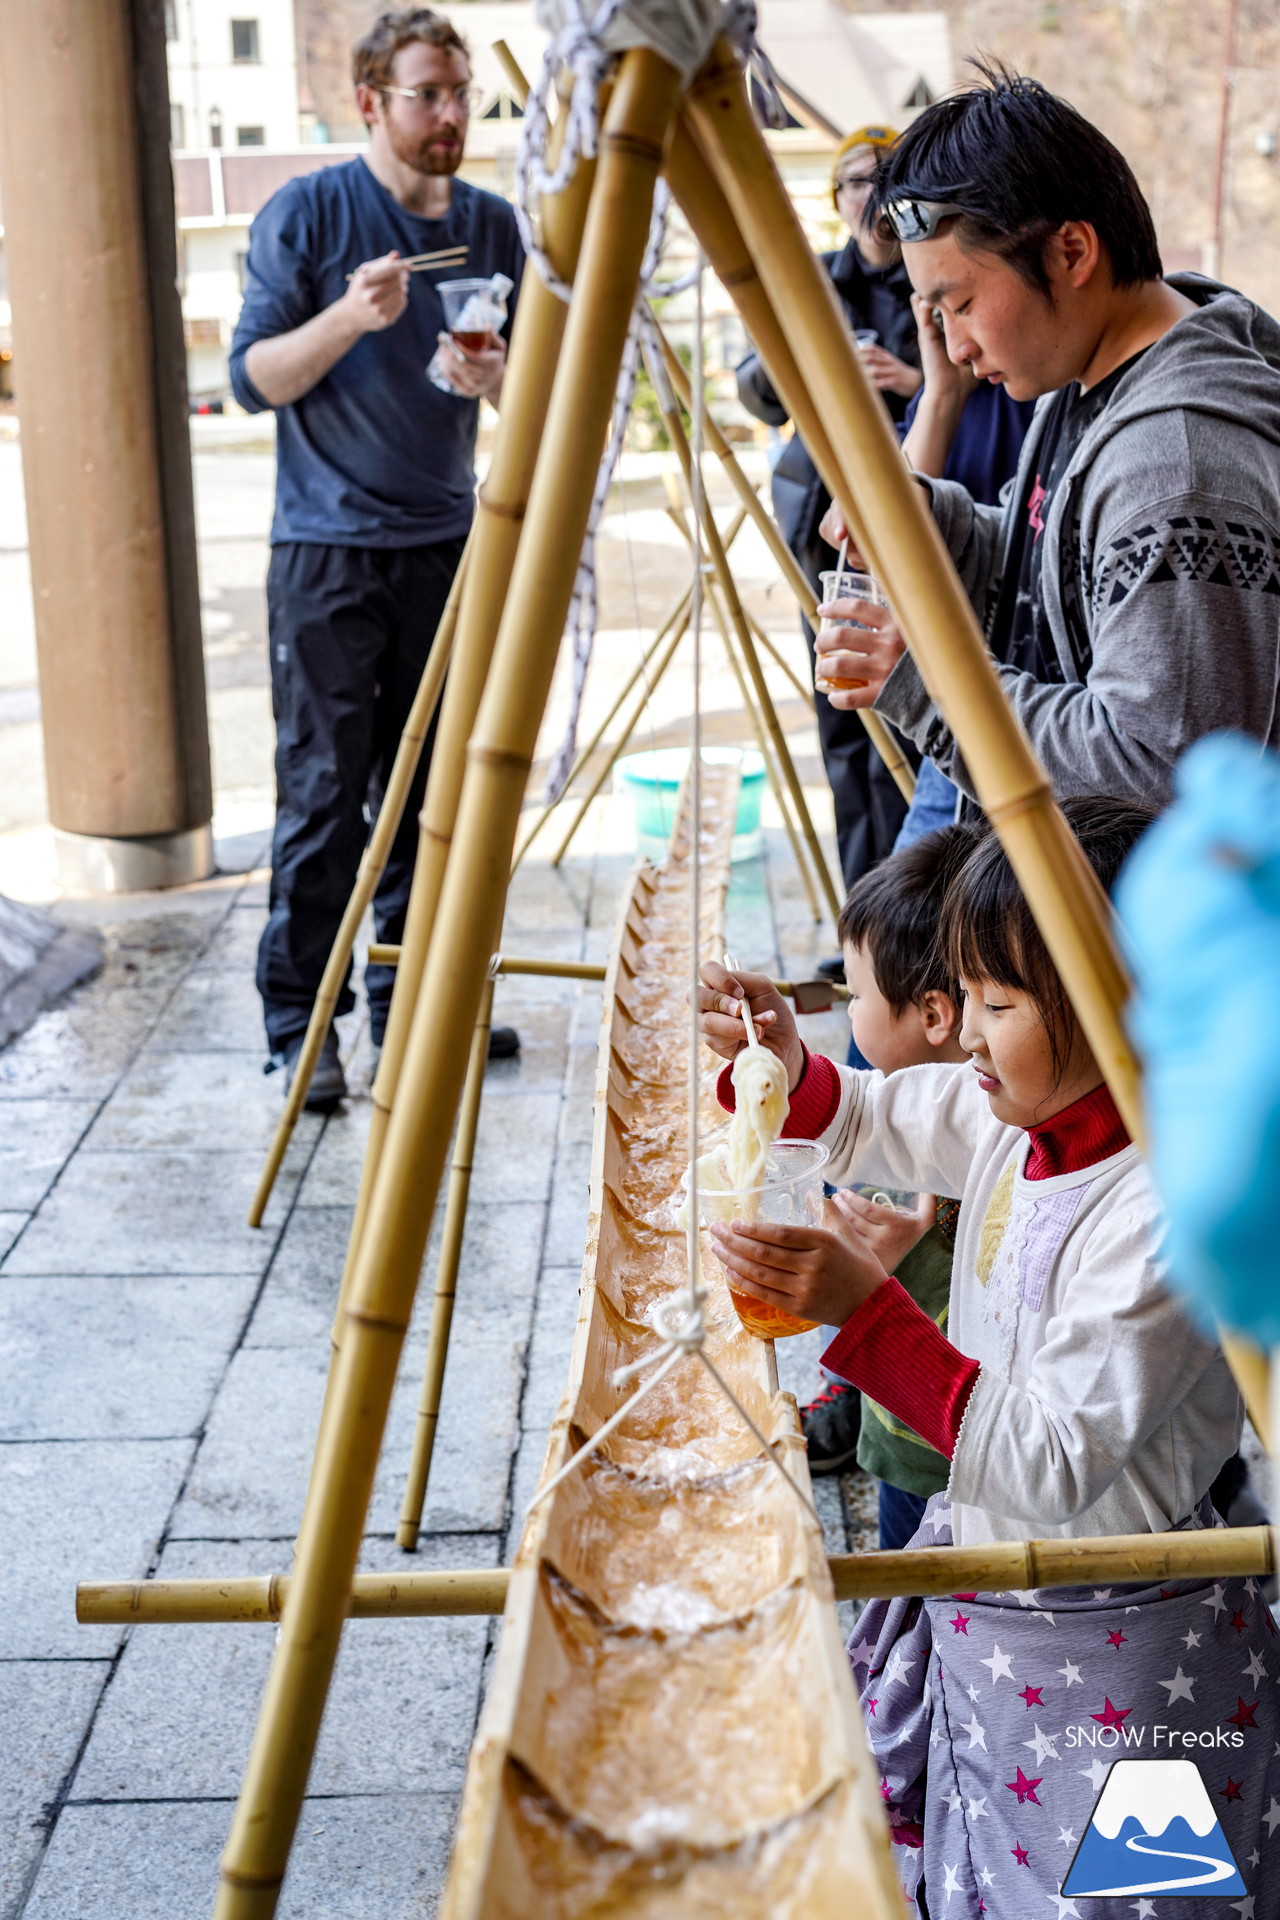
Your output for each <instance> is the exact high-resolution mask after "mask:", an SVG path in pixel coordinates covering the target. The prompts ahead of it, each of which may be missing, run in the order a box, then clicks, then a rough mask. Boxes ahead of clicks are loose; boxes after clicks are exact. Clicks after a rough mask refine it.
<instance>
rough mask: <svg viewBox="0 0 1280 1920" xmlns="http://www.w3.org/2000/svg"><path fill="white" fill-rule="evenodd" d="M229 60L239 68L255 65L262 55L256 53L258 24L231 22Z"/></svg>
mask: <svg viewBox="0 0 1280 1920" xmlns="http://www.w3.org/2000/svg"><path fill="white" fill-rule="evenodd" d="M231 58H232V59H233V60H234V61H235V62H236V63H237V64H238V65H241V66H250V65H256V63H257V62H258V61H259V60H261V58H262V55H261V54H260V53H259V52H258V23H257V21H256V20H233V21H232V22H231Z"/></svg>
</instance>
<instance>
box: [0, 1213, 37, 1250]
mask: <svg viewBox="0 0 1280 1920" xmlns="http://www.w3.org/2000/svg"><path fill="white" fill-rule="evenodd" d="M30 1218H31V1215H30V1214H29V1213H0V1260H3V1259H4V1256H5V1255H6V1253H8V1251H9V1249H10V1247H11V1246H12V1245H13V1243H14V1241H15V1240H16V1239H17V1237H18V1235H19V1234H20V1233H21V1232H22V1229H23V1228H24V1227H25V1226H26V1224H27V1221H28V1220H29V1219H30Z"/></svg>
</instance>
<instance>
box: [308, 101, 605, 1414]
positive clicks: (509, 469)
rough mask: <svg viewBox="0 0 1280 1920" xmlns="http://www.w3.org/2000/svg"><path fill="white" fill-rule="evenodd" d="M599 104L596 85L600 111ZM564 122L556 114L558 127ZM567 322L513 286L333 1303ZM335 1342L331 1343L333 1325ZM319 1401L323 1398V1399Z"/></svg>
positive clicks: (557, 238)
mask: <svg viewBox="0 0 1280 1920" xmlns="http://www.w3.org/2000/svg"><path fill="white" fill-rule="evenodd" d="M607 97H608V88H607V86H606V87H605V88H604V89H603V90H602V95H601V101H602V111H603V106H604V101H605V100H606V99H607ZM563 119H564V116H563V115H562V116H561V123H563ZM560 137H561V124H558V125H557V127H556V128H555V129H554V130H553V132H552V137H551V138H552V154H553V156H554V153H555V152H556V151H557V150H558V143H559V140H560ZM594 175H595V162H594V160H592V161H586V160H584V161H581V162H580V163H579V165H578V166H577V168H576V169H575V171H574V174H573V178H572V179H571V180H570V181H569V184H568V185H567V187H566V188H565V190H564V192H563V193H562V194H557V195H556V196H554V197H553V198H549V199H547V200H546V201H544V203H543V205H542V207H541V209H540V220H541V229H542V244H543V246H544V248H545V249H546V252H547V255H548V257H549V258H550V260H551V262H552V264H553V265H554V267H555V269H556V272H557V273H558V274H559V275H560V277H561V279H562V280H565V281H572V280H573V277H574V271H575V268H576V266H577V261H578V250H579V248H580V246H581V244H582V232H583V226H584V223H585V221H586V217H587V202H588V198H589V195H590V192H591V184H592V180H593V179H594ZM567 319H568V308H567V307H566V305H565V303H564V301H563V300H561V299H559V298H558V296H557V295H556V294H554V293H552V292H551V290H550V289H549V288H548V287H547V286H546V284H545V283H544V281H543V280H542V278H541V276H540V275H539V274H538V273H537V272H533V273H531V274H529V276H528V278H527V279H526V280H525V281H524V283H523V285H522V286H521V289H520V302H519V305H518V307H517V309H516V318H515V323H514V325H513V328H512V335H511V352H510V356H509V360H508V366H507V374H506V379H505V381H504V382H503V388H504V395H505V398H504V400H503V405H502V411H501V414H500V415H499V419H498V432H497V436H496V438H495V441H494V448H493V458H492V460H491V462H490V466H489V472H488V474H487V476H486V478H485V483H484V485H483V487H481V489H480V492H479V495H478V497H477V501H476V517H475V524H474V527H473V530H472V549H473V552H474V556H475V557H474V563H473V565H472V566H471V567H470V568H469V572H470V575H471V585H470V587H469V588H468V590H467V592H466V594H465V595H464V597H463V601H462V605H461V607H460V609H459V613H458V632H457V638H456V642H455V646H454V660H453V670H452V672H451V673H450V675H449V679H448V682H447V684H446V686H445V692H444V700H443V703H442V706H441V710H440V727H439V732H438V735H437V738H436V746H435V751H434V753H433V754H432V756H431V769H430V772H429V773H428V776H427V791H426V795H425V798H424V800H423V807H422V814H421V819H420V831H419V838H418V854H417V859H416V861H415V864H414V874H413V886H412V890H411V892H410V895H409V911H408V915H407V917H406V920H405V932H404V941H403V957H402V960H401V965H400V970H399V973H398V975H397V979H396V984H395V990H394V992H393V993H392V996H391V1009H390V1013H389V1015H388V1019H387V1031H386V1036H385V1039H384V1041H383V1047H382V1057H381V1059H380V1061H379V1063H378V1070H377V1073H376V1074H375V1076H374V1082H373V1091H372V1096H371V1100H372V1110H371V1112H370V1116H369V1137H368V1141H367V1144H366V1147H365V1156H364V1163H363V1165H362V1167H361V1170H360V1188H359V1192H358V1194H357V1196H356V1211H355V1218H354V1220H353V1222H352V1227H351V1237H350V1240H349V1241H348V1244H347V1258H346V1263H345V1265H344V1268H343V1274H342V1286H341V1289H340V1291H339V1308H341V1304H342V1301H343V1300H344V1299H345V1297H346V1293H347V1290H348V1288H349V1287H350V1284H351V1274H352V1270H353V1266H354V1262H355V1257H356V1253H357V1250H358V1248H359V1245H360V1241H361V1238H362V1236H363V1234H364V1228H365V1222H366V1219H367V1216H368V1209H369V1199H370V1195H371V1194H372V1192H373V1183H374V1181H375V1179H376V1178H377V1172H378V1167H379V1164H380V1162H381V1159H382V1149H383V1144H384V1142H385V1139H386V1133H387V1126H388V1123H389V1119H390V1114H391V1109H392V1106H393V1105H394V1102H395V1095H396V1088H397V1086H398V1085H399V1080H400V1068H401V1063H402V1061H403V1059H404V1050H405V1045H406V1042H407V1039H408V1033H409V1026H410V1023H411V1021H412V1019H413V1012H414V1008H415V1006H416V1004H417V996H418V987H419V983H420V982H421V979H422V971H423V967H424V966H425V964H426V956H427V948H428V945H429V944H430V940H431V933H432V929H433V927H434V925H435V917H436V906H437V904H438V902H439V899H440V887H441V884H442V881H443V877H444V868H445V864H446V862H447V859H448V855H449V848H450V845H451V842H452V838H453V825H454V819H455V816H456V814H457V809H458V796H459V794H460V792H461V790H462V779H463V773H464V771H465V767H466V753H467V741H468V740H469V738H470V735H471V729H472V726H473V724H474V721H475V717H476V711H477V708H478V707H479V705H480V696H481V694H482V693H483V691H484V686H485V681H486V678H487V676H488V673H489V667H490V662H491V659H492V654H493V640H494V635H495V634H496V632H497V630H498V622H499V620H500V619H501V616H502V609H503V606H504V604H505V601H506V594H507V587H508V584H509V582H510V579H511V571H512V568H513V566H514V564H515V556H516V551H517V548H518V546H519V542H520V536H521V530H522V528H523V525H524V519H525V512H526V509H527V506H528V501H529V490H530V487H531V485H532V481H533V471H534V464H535V462H536V460H537V456H538V448H539V445H540V444H541V440H542V435H543V428H544V426H545V424H546V418H547V406H548V402H549V400H550V393H551V382H550V375H551V374H552V373H553V372H554V370H555V367H556V365H557V362H558V360H559V357H560V345H561V341H562V339H563V337H564V330H565V325H566V322H567ZM333 1337H334V1343H335V1345H336V1344H337V1342H338V1341H339V1340H340V1338H341V1331H340V1326H339V1321H338V1319H335V1323H334V1336H333ZM326 1397H327V1396H326Z"/></svg>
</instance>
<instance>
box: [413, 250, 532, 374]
mask: <svg viewBox="0 0 1280 1920" xmlns="http://www.w3.org/2000/svg"><path fill="white" fill-rule="evenodd" d="M511 284H512V283H511V281H510V280H508V279H507V277H506V275H505V274H502V273H495V274H494V275H493V276H492V277H491V278H490V279H488V280H440V281H438V282H437V283H436V289H435V290H436V292H437V293H438V294H439V296H440V304H441V306H442V307H443V308H444V324H445V327H446V328H447V330H448V332H449V334H450V336H451V337H452V339H453V341H454V343H455V344H456V345H457V346H458V347H459V348H460V349H461V350H462V351H463V352H464V353H479V352H480V351H481V350H482V348H484V347H487V346H488V345H489V342H490V340H491V339H492V337H493V335H494V334H495V333H497V331H498V329H499V328H500V327H501V326H503V325H504V324H505V322H506V318H507V295H508V293H510V291H511ZM427 378H428V379H429V380H430V381H431V382H432V384H433V386H437V387H439V389H440V391H441V392H442V393H456V392H457V388H456V387H454V386H453V384H452V383H451V381H450V380H449V377H448V375H447V374H446V373H445V371H444V366H443V363H442V361H441V358H440V352H439V349H438V348H437V350H436V352H435V353H434V354H433V355H432V358H431V364H430V365H429V366H428V368H427Z"/></svg>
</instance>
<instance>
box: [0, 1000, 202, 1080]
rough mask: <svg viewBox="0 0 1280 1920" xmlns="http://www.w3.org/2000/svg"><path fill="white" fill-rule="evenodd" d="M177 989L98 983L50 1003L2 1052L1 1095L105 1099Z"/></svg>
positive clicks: (0, 1064)
mask: <svg viewBox="0 0 1280 1920" xmlns="http://www.w3.org/2000/svg"><path fill="white" fill-rule="evenodd" d="M171 991H172V989H171V988H170V987H168V986H159V987H155V986H150V985H147V986H137V985H134V986H123V987H117V988H114V989H111V990H106V989H103V990H101V991H100V990H99V988H98V984H97V983H96V982H94V983H91V984H90V985H89V986H88V987H85V988H82V989H80V990H79V991H78V992H77V993H75V994H73V995H72V997H71V999H70V1000H69V1001H68V1002H67V1003H66V1005H65V1006H60V1007H51V1008H50V1009H49V1011H48V1012H46V1013H42V1014H41V1016H40V1018H39V1019H38V1020H37V1021H36V1022H35V1025H34V1026H31V1027H28V1028H27V1031H26V1032H25V1033H24V1034H21V1035H19V1037H18V1039H16V1040H15V1041H14V1042H13V1043H12V1045H10V1046H8V1047H6V1048H5V1049H4V1051H3V1053H0V1100H7V1099H13V1098H17V1099H31V1098H36V1097H39V1098H52V1097H54V1096H57V1097H59V1098H61V1097H64V1096H65V1097H70V1098H73V1099H88V1100H103V1099H105V1098H106V1096H107V1094H109V1093H110V1091H111V1089H112V1087H113V1086H114V1085H115V1083H116V1081H117V1080H118V1079H119V1078H120V1075H121V1074H122V1073H123V1071H124V1069H125V1067H126V1066H127V1064H128V1062H129V1061H130V1060H131V1059H132V1057H133V1055H134V1054H135V1053H136V1052H137V1050H138V1048H139V1047H140V1046H141V1045H142V1042H143V1040H144V1039H145V1038H146V1035H147V1033H148V1031H149V1030H150V1028H151V1027H152V1026H153V1024H154V1023H155V1022H156V1021H157V1020H158V1019H159V1017H160V1015H161V1013H162V1012H163V1010H164V1007H165V1004H166V1002H167V1001H168V998H169V994H170V992H171Z"/></svg>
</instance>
